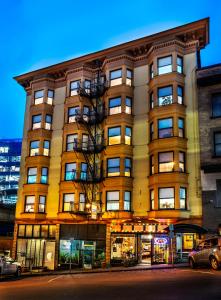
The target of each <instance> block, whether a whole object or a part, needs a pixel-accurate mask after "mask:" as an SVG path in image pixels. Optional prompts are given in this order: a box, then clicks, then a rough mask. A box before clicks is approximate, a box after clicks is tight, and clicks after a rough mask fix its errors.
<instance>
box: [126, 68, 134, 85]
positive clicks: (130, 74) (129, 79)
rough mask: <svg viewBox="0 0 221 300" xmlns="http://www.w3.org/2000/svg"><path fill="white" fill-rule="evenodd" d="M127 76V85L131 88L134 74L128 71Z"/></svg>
mask: <svg viewBox="0 0 221 300" xmlns="http://www.w3.org/2000/svg"><path fill="white" fill-rule="evenodd" d="M126 74H127V76H126V85H129V86H131V85H132V78H133V72H132V71H131V70H129V69H127V73H126Z"/></svg>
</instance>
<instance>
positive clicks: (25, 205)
mask: <svg viewBox="0 0 221 300" xmlns="http://www.w3.org/2000/svg"><path fill="white" fill-rule="evenodd" d="M28 197H34V202H33V204H29V205H33V211H27V210H26V208H27V198H28ZM34 212H35V195H25V201H24V213H29V214H30V213H34Z"/></svg>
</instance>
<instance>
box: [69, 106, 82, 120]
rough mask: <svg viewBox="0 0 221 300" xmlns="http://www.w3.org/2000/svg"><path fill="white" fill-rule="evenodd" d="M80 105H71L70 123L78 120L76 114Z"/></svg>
mask: <svg viewBox="0 0 221 300" xmlns="http://www.w3.org/2000/svg"><path fill="white" fill-rule="evenodd" d="M79 109H80V108H79V106H74V107H69V108H68V123H74V122H76V119H75V118H76V115H77V114H78V112H79Z"/></svg>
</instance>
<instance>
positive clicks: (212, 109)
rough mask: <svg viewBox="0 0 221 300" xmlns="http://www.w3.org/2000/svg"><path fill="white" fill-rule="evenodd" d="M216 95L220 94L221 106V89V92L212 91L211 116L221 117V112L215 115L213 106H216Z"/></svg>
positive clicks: (214, 117) (213, 117)
mask: <svg viewBox="0 0 221 300" xmlns="http://www.w3.org/2000/svg"><path fill="white" fill-rule="evenodd" d="M215 95H220V106H221V91H220V92H218V91H217V92H215V93H212V94H211V118H212V119H217V118H221V113H220V115H214V108H213V106H214V102H215V99H214V97H215ZM220 110H221V109H220Z"/></svg>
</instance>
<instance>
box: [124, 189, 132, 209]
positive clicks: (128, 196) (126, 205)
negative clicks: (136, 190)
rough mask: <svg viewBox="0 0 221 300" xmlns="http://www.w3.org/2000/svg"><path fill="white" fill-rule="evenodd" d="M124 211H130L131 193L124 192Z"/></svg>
mask: <svg viewBox="0 0 221 300" xmlns="http://www.w3.org/2000/svg"><path fill="white" fill-rule="evenodd" d="M124 210H125V211H130V210H131V192H129V191H125V192H124Z"/></svg>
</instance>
